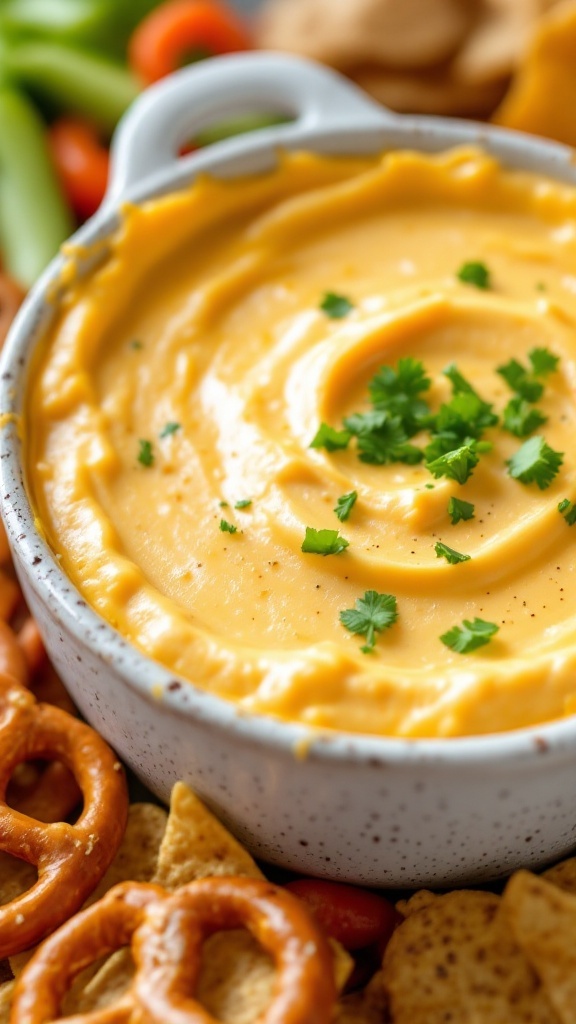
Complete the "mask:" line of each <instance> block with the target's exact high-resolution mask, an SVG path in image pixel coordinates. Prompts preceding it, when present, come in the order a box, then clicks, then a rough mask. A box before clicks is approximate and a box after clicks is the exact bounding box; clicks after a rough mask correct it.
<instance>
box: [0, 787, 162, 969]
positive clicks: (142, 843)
mask: <svg viewBox="0 0 576 1024" xmlns="http://www.w3.org/2000/svg"><path fill="white" fill-rule="evenodd" d="M167 819H168V815H167V814H166V811H165V810H164V808H162V807H157V806H156V804H131V805H130V807H129V810H128V821H127V824H126V831H125V833H124V838H123V840H122V843H121V845H120V849H119V850H118V853H117V854H116V856H115V858H114V860H113V861H112V863H111V865H110V867H109V868H108V870H107V872H106V874H105V875H104V876H103V878H102V879H101V880H100V883H99V884H98V886H97V887H96V889H95V890H94V892H93V893H92V895H91V896H89V897H88V899H87V900H86V902H85V903H84V906H85V907H88V906H90V904H91V903H95V902H96V900H99V899H101V898H102V896H103V895H104V893H106V892H108V889H111V888H112V886H113V885H117V884H118V882H127V881H132V882H150V881H151V879H152V877H153V875H154V873H155V871H156V867H157V864H158V850H159V848H160V843H161V842H162V837H163V835H164V832H165V829H166V822H167ZM3 856H4V855H3ZM10 859H11V858H10ZM16 863H18V864H22V863H23V862H22V861H17V862H16ZM24 867H25V868H28V872H30V870H32V871H34V876H33V878H32V881H28V884H27V885H25V886H24V887H23V888H22V889H20V892H23V891H24V889H27V888H29V886H30V885H31V884H32V882H33V881H35V880H36V869H35V868H34V869H31V868H30V866H29V865H24ZM1 877H2V875H1V869H0V878H1ZM26 877H29V874H28V876H27V875H26V873H25V872H24V871H21V875H20V878H19V882H20V881H22V880H24V879H26ZM2 881H3V879H2ZM1 884H2V883H1V882H0V886H1ZM10 898H13V897H10ZM0 902H1V900H0ZM33 952H34V950H28V951H27V952H25V953H18V954H17V955H16V956H13V957H10V967H11V968H12V971H13V972H14V977H16V978H17V977H18V975H19V974H20V972H21V971H22V970H23V969H24V967H25V966H26V964H27V963H28V960H29V959H30V957H31V956H32V953H33ZM98 966H99V965H98V964H96V965H95V966H93V967H89V968H88V969H87V971H85V972H84V973H83V974H82V975H81V976H80V978H79V979H78V980H77V981H76V982H75V985H76V986H80V987H82V986H83V985H84V984H86V981H87V979H88V978H89V977H90V976H91V975H92V974H94V973H95V972H96V971H97V970H98Z"/></svg>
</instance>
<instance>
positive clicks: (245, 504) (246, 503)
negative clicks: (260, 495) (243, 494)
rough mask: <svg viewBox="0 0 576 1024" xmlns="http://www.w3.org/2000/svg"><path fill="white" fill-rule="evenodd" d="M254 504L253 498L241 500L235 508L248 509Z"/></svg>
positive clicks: (236, 503)
mask: <svg viewBox="0 0 576 1024" xmlns="http://www.w3.org/2000/svg"><path fill="white" fill-rule="evenodd" d="M251 504H252V498H241V499H240V501H237V502H235V504H234V508H239V509H243V508H248V507H249V506H250V505H251Z"/></svg>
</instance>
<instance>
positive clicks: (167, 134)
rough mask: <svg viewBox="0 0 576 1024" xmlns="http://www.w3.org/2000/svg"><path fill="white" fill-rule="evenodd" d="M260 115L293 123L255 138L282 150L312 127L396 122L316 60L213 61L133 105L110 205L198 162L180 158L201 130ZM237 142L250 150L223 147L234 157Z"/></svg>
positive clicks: (262, 56) (255, 57) (229, 143)
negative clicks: (144, 184)
mask: <svg viewBox="0 0 576 1024" xmlns="http://www.w3.org/2000/svg"><path fill="white" fill-rule="evenodd" d="M257 112H266V113H278V114H286V115H287V116H288V117H291V118H293V120H292V121H290V122H289V123H286V124H282V125H275V126H274V127H273V128H270V129H261V130H260V131H259V132H258V133H257V134H258V137H259V139H262V141H264V140H263V138H262V137H263V135H264V133H265V132H271V133H272V136H271V138H273V139H274V141H275V142H276V143H278V144H280V145H281V144H283V143H288V142H290V143H292V144H293V143H295V142H298V141H299V140H300V138H301V137H302V141H304V136H305V135H307V134H308V130H310V129H312V130H314V129H321V130H322V131H323V132H324V131H327V130H328V131H329V130H330V129H332V128H340V129H342V128H343V127H344V126H348V127H351V128H354V129H357V128H360V129H362V128H372V129H373V128H375V127H380V128H382V127H385V126H386V125H390V123H391V122H392V121H395V120H396V115H394V114H392V113H390V111H388V110H386V109H385V108H383V107H381V106H380V105H379V104H377V103H376V102H375V101H374V100H371V99H370V98H369V97H368V96H367V95H366V94H365V93H364V92H363V91H362V90H361V89H359V88H358V87H357V86H356V85H353V84H352V83H351V82H349V81H348V80H347V79H345V78H344V77H343V76H342V75H339V74H338V73H337V72H335V71H332V70H330V69H329V68H325V67H322V66H320V65H318V64H315V63H314V62H313V61H309V60H305V59H303V58H301V57H293V56H288V55H286V54H280V53H242V54H233V55H231V56H225V57H215V58H213V59H211V60H207V61H202V62H199V63H198V64H195V65H192V66H190V67H187V68H184V69H182V70H181V71H177V72H176V73H175V74H173V75H170V76H169V77H168V78H165V79H163V80H162V81H161V82H159V83H158V84H156V85H153V86H152V87H151V88H149V89H147V90H146V91H145V92H144V93H143V94H142V95H141V96H140V97H139V98H138V99H137V100H136V102H135V103H134V104H133V105H132V107H131V108H130V110H129V111H128V113H127V114H126V115H125V116H124V118H123V119H122V121H121V122H120V125H119V127H118V130H117V133H116V136H115V139H114V143H113V147H112V173H111V182H110V185H109V188H108V192H107V195H106V205H107V204H108V202H110V201H112V200H113V201H114V202H115V203H117V202H118V201H119V200H122V198H123V197H125V196H126V195H127V193H129V192H130V191H131V189H132V188H133V187H134V186H135V185H138V184H139V183H141V182H143V181H144V179H149V178H150V177H151V176H155V177H156V176H159V175H161V174H163V173H165V172H166V171H169V170H173V168H174V166H175V164H176V162H177V161H179V160H185V161H187V162H192V161H196V162H197V161H198V156H199V154H194V153H192V154H190V155H189V156H187V157H179V155H178V154H179V150H180V148H181V146H182V145H183V144H185V142H186V141H187V140H188V139H190V138H191V137H193V135H194V133H196V132H198V131H200V130H202V128H205V127H207V126H209V125H213V124H214V123H217V121H218V120H225V119H228V118H233V117H234V116H236V115H242V114H246V113H257ZM239 144H240V147H241V149H243V150H244V149H245V148H246V137H245V136H244V137H243V139H242V140H239V139H238V138H230V139H226V140H224V142H222V143H218V145H220V146H224V147H227V149H229V151H230V155H233V154H234V152H235V150H236V148H238V145H239Z"/></svg>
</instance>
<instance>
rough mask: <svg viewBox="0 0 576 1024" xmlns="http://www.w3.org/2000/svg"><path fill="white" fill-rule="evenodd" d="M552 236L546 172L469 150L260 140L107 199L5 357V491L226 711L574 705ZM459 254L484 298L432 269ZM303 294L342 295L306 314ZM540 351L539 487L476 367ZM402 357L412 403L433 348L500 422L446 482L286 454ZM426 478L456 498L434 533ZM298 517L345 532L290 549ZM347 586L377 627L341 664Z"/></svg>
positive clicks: (338, 714) (395, 715) (143, 638)
mask: <svg viewBox="0 0 576 1024" xmlns="http://www.w3.org/2000/svg"><path fill="white" fill-rule="evenodd" d="M575 225H576V193H575V192H574V191H573V190H572V189H570V188H568V187H567V186H563V185H560V184H556V183H553V182H550V181H546V180H542V179H538V178H536V177H533V176H530V175H528V174H524V173H512V172H508V171H505V170H503V169H502V168H501V167H499V166H498V165H497V164H496V163H495V162H494V161H492V160H490V159H488V158H487V157H485V156H483V155H482V154H480V153H478V152H476V151H470V150H459V151H455V152H452V153H448V154H444V155H441V156H434V157H430V156H425V155H418V154H414V153H394V154H392V155H387V156H384V157H379V158H322V157H317V156H312V155H308V154H296V155H287V156H284V157H282V158H281V160H280V163H279V166H278V168H277V169H276V170H275V171H274V172H272V173H270V174H269V175H265V176H261V177H257V178H256V177H254V178H249V179H242V180H236V181H233V182H226V181H214V180H206V179H202V180H199V181H198V182H197V183H196V184H195V185H194V187H192V188H191V189H190V190H188V191H184V192H179V193H177V194H172V195H169V196H166V197H162V198H159V199H154V200H152V201H149V202H147V203H145V204H144V205H143V206H142V207H139V208H136V207H131V206H130V207H127V208H126V209H125V210H124V212H123V217H122V224H121V227H120V229H119V231H118V233H117V235H116V237H115V238H114V239H113V243H112V247H111V254H110V256H109V258H108V259H107V261H106V263H105V265H104V266H103V267H101V268H100V269H99V270H97V271H96V272H95V273H94V274H93V275H92V276H91V277H89V278H87V279H84V280H78V281H76V282H74V283H73V284H72V285H71V286H70V287H69V288H68V290H67V293H66V298H65V300H64V303H63V306H62V308H61V311H60V312H59V314H58V316H57V318H56V320H55V323H54V325H53V327H52V329H51V332H50V336H49V338H48V339H47V341H46V343H45V344H44V345H43V346H42V349H41V351H40V352H39V354H38V356H37V357H36V359H35V363H34V366H33V368H32V371H31V378H30V384H29V389H28V401H27V412H26V425H25V437H26V447H27V455H26V458H27V467H28V476H29V482H30V487H31V490H32V495H33V501H34V505H35V509H36V513H37V517H38V521H39V524H40V528H41V530H42V531H43V533H44V535H45V537H46V539H47V541H48V543H49V544H50V546H51V547H52V549H53V550H54V552H55V553H56V554H57V556H58V558H59V560H60V563H61V565H62V567H63V569H64V570H65V572H66V573H67V574H68V575H69V576H70V578H71V579H72V580H73V581H74V583H75V584H76V586H77V587H78V588H79V590H80V591H81V592H82V594H83V595H84V596H85V597H86V599H87V600H88V601H89V602H90V603H91V604H92V605H93V607H94V608H95V609H96V610H97V611H98V612H99V613H100V614H101V615H102V616H104V617H105V618H106V619H107V620H108V621H109V622H110V623H111V624H112V625H113V626H114V627H116V628H117V629H118V630H120V631H121V632H122V633H123V634H124V635H125V636H127V637H128V638H130V640H131V641H132V642H133V643H134V644H135V645H136V646H137V647H138V648H140V649H141V650H142V651H143V652H145V653H146V654H147V655H149V656H150V657H151V658H153V659H156V660H157V661H158V662H161V663H162V664H164V665H165V666H168V667H169V668H170V669H171V670H172V671H174V672H175V673H178V674H180V675H182V676H184V677H187V678H188V679H190V680H191V681H193V682H194V684H196V685H198V686H200V687H202V688H205V689H207V690H210V691H212V692H213V693H215V694H218V695H220V696H222V697H224V698H226V699H229V700H232V701H234V702H236V703H237V704H238V705H239V706H240V708H242V709H243V710H244V711H246V712H255V713H264V714H270V715H274V716H277V717H280V718H282V719H287V720H291V721H298V722H303V723H307V724H309V725H310V726H314V727H318V728H329V729H338V730H345V731H353V732H365V733H373V734H383V735H392V736H403V737H422V736H429V737H430V736H437V737H440V736H441V737H445V736H458V735H472V734H478V733H485V732H491V731H499V730H506V729H514V728H517V727H521V726H525V725H529V724H532V723H538V722H543V721H546V720H550V719H553V718H558V717H561V716H564V715H566V714H570V713H573V712H574V711H575V710H576V703H575V701H576V619H575V617H574V607H573V598H572V591H573V580H574V573H575V570H576V547H575V543H574V542H575V541H576V528H574V530H573V529H572V527H570V526H569V525H568V523H567V521H566V518H565V517H564V516H563V515H562V514H561V513H560V512H559V511H558V504H559V502H561V501H562V500H563V499H566V498H567V499H569V500H570V501H573V500H574V499H576V479H575V470H574V467H575V465H576V460H575V459H574V457H573V454H572V450H573V446H574V438H575V432H576V408H575V403H574V388H575V386H576V229H575ZM467 261H477V262H481V263H482V264H484V265H485V266H486V268H488V270H489V274H490V287H489V288H479V287H476V286H475V285H474V283H466V282H465V281H462V280H460V279H459V277H458V269H459V268H460V267H461V266H462V264H464V263H465V262H467ZM327 292H333V293H336V295H340V296H345V297H347V299H348V300H349V302H350V305H351V308H349V309H348V310H344V311H342V310H340V313H343V315H341V316H339V317H333V316H330V315H329V313H328V312H326V311H325V309H323V308H321V307H322V302H323V299H324V297H325V295H326V293H327ZM542 348H544V349H546V350H548V351H549V352H551V353H553V354H554V355H555V356H556V357H558V359H559V362H558V366H557V369H556V370H555V371H554V372H552V373H550V374H549V375H548V376H547V377H546V379H545V380H543V383H544V392H543V395H542V397H541V399H540V400H539V401H538V402H537V403H535V407H537V408H538V410H539V411H540V413H541V414H542V416H543V417H544V416H546V417H547V421H546V422H545V423H544V424H543V425H542V426H540V427H539V428H538V430H537V431H533V432H532V434H531V435H530V436H533V435H534V434H536V435H538V436H542V437H543V438H545V441H546V443H547V444H548V445H549V446H550V447H551V448H552V449H553V450H554V451H557V452H562V453H564V460H563V463H562V465H561V466H560V469H559V471H558V472H557V473H556V475H555V476H554V478H553V479H552V481H551V482H550V483H549V486H546V487H545V488H543V489H540V487H539V486H538V485H537V483H536V482H532V483H523V482H522V481H521V480H519V479H513V478H512V476H510V474H509V472H508V466H507V464H506V460H508V459H510V458H512V457H513V455H514V453H515V452H517V451H518V449H519V448H520V447H521V446H522V444H523V443H524V442H525V440H526V439H525V438H523V439H519V438H518V437H515V436H514V435H513V434H511V433H510V432H508V431H506V430H505V429H503V426H502V413H503V409H504V408H505V406H506V404H507V403H508V402H509V400H510V399H511V398H512V397H514V394H513V391H511V389H510V387H509V386H508V384H507V383H506V381H505V380H504V379H503V378H502V376H501V375H500V374H498V373H497V372H496V370H497V367H501V366H502V365H503V364H505V363H507V362H509V360H511V359H516V360H518V361H519V362H520V363H522V364H523V365H525V366H529V363H528V354H529V353H530V352H531V351H533V350H535V349H542ZM408 356H409V357H412V358H414V359H416V360H421V361H422V363H423V365H424V368H425V370H426V374H427V376H428V377H429V378H430V380H431V386H430V388H429V389H428V390H427V391H426V392H425V393H424V394H423V395H421V397H422V398H424V399H425V400H426V402H427V403H428V404H429V406H430V408H431V410H432V411H433V412H434V413H437V412H438V410H439V408H440V406H441V405H442V403H449V402H450V400H451V396H452V386H451V382H450V380H449V379H448V378H447V377H446V376H445V375H444V374H443V372H442V371H443V369H444V368H445V367H446V365H447V364H450V363H455V364H456V366H457V368H458V371H459V372H460V373H461V374H463V375H464V377H465V378H467V380H468V381H469V382H471V383H472V384H473V386H474V388H475V389H476V390H477V391H478V393H479V394H480V396H481V397H482V399H484V400H485V401H487V402H489V403H492V404H493V407H494V412H495V413H496V414H497V415H498V416H499V417H500V423H499V425H498V426H491V427H489V428H488V429H486V430H485V431H484V433H483V440H484V441H488V442H490V444H489V445H487V446H486V447H490V445H491V450H490V451H487V452H483V453H482V455H481V457H480V459H479V461H478V464H477V466H476V468H475V469H474V472H473V473H472V475H471V476H470V477H469V479H468V480H467V481H466V482H465V483H463V484H461V483H459V482H457V480H454V479H451V478H449V477H446V476H443V477H440V478H435V477H434V476H433V475H432V474H431V472H430V471H429V470H428V469H427V468H426V464H425V462H420V463H417V464H408V463H406V462H402V461H396V462H392V463H389V464H384V465H375V464H370V463H366V462H363V461H361V460H360V458H359V449H358V446H357V443H356V441H355V440H354V439H352V440H351V442H350V443H349V444H348V446H347V447H346V448H345V449H340V450H336V451H327V450H326V449H325V448H311V447H310V443H311V441H312V440H313V438H314V437H315V435H316V433H317V431H318V428H319V426H320V424H321V423H323V422H324V423H326V424H328V425H330V426H331V427H333V428H335V429H337V430H341V429H342V422H343V420H344V419H345V418H346V417H349V416H350V415H352V414H353V413H358V412H367V411H368V410H369V409H370V408H371V406H370V401H369V388H368V384H369V382H370V381H371V379H372V378H373V377H374V375H375V374H377V373H378V371H379V370H380V368H381V367H382V366H390V367H397V365H398V360H399V359H402V358H405V357H408ZM168 425H169V426H168ZM143 442H144V443H143ZM147 442H149V443H147ZM429 442H430V434H429V433H426V432H422V433H421V434H418V433H417V434H416V435H415V436H413V437H412V438H411V439H410V443H412V444H416V445H419V446H420V447H424V446H425V445H426V444H428V443H429ZM351 491H356V492H357V495H358V497H357V501H356V503H355V505H354V507H353V508H352V510H351V512H350V515H349V517H348V519H347V520H346V521H345V522H339V520H338V519H337V517H336V515H335V513H334V511H333V510H334V508H335V506H336V502H337V499H338V498H339V497H340V496H341V495H343V494H347V493H349V492H351ZM451 497H457V498H459V499H461V500H465V501H467V502H468V503H470V504H473V505H474V517H473V518H471V519H468V520H461V521H460V522H458V523H457V524H453V523H452V522H451V518H450V516H449V514H448V511H447V508H448V502H449V499H450V498H451ZM238 502H241V503H242V502H244V503H245V504H244V507H241V508H235V505H236V504H237V503H238ZM248 502H249V504H248ZM224 503H225V504H224ZM222 521H223V522H224V523H226V524H229V526H230V527H232V528H233V527H236V532H233V533H230V532H228V528H227V526H223V524H222ZM306 527H313V528H315V529H318V530H319V529H329V530H339V531H340V535H341V536H343V537H345V538H346V540H347V541H348V542H349V543H348V547H347V548H346V549H345V550H343V551H341V552H340V553H338V554H330V555H327V556H325V557H323V556H322V555H320V554H314V553H303V552H302V550H301V546H302V541H303V539H304V535H305V530H306ZM438 542H442V543H444V544H446V545H448V546H449V547H450V548H452V549H455V550H457V551H458V552H461V553H466V554H467V555H469V556H470V557H469V559H468V560H467V561H463V562H461V563H458V564H450V563H449V562H448V561H447V560H446V558H445V557H438V555H437V552H436V550H435V545H436V544H437V543H438ZM369 590H373V591H376V592H377V593H378V594H389V595H394V597H395V598H396V601H397V611H398V618H397V621H396V622H395V623H394V624H393V625H392V626H391V627H390V628H388V629H386V630H384V631H382V632H377V633H376V636H375V644H374V649H373V651H372V653H364V652H363V651H362V649H361V647H362V646H363V641H364V638H363V637H362V636H361V635H355V634H354V633H352V632H351V631H350V630H349V629H346V628H345V627H344V625H343V624H342V622H341V621H340V612H341V611H343V610H346V609H352V608H354V607H355V602H356V601H357V600H358V599H359V598H362V597H363V595H364V593H365V592H366V591H369ZM475 618H480V619H483V620H485V621H488V622H490V623H493V624H495V625H497V626H498V627H499V630H498V633H497V634H495V635H494V636H493V637H492V638H491V640H490V642H489V643H488V644H486V645H485V646H483V647H481V648H478V649H477V650H475V651H472V652H470V653H465V654H463V653H460V652H458V651H457V650H452V649H451V648H450V647H449V646H447V645H446V644H445V643H443V642H441V641H440V639H439V638H440V636H441V635H443V634H444V633H446V631H449V630H450V629H451V628H452V627H453V626H455V625H458V624H461V623H462V621H463V620H465V619H466V620H474V619H475Z"/></svg>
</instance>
